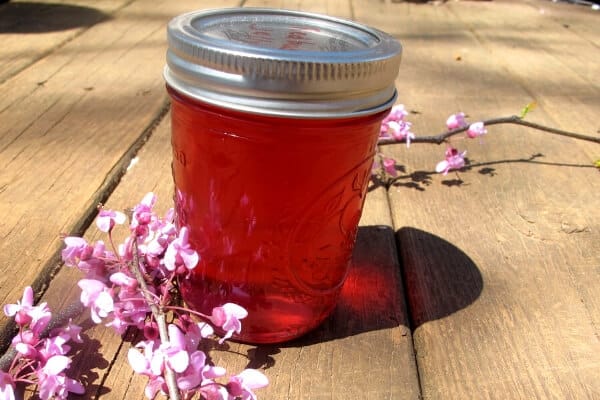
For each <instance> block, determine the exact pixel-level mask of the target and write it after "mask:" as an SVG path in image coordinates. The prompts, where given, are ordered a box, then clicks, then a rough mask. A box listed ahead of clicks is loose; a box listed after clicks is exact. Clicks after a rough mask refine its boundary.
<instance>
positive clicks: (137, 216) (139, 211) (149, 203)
mask: <svg viewBox="0 0 600 400" xmlns="http://www.w3.org/2000/svg"><path fill="white" fill-rule="evenodd" d="M154 204H156V195H155V194H154V193H152V192H150V193H147V194H146V195H145V196H144V198H143V199H142V201H141V202H140V204H138V205H136V206H135V207H134V208H133V220H132V221H131V227H132V228H137V227H138V226H144V225H148V224H149V223H150V222H151V221H152V217H153V212H152V207H154Z"/></svg>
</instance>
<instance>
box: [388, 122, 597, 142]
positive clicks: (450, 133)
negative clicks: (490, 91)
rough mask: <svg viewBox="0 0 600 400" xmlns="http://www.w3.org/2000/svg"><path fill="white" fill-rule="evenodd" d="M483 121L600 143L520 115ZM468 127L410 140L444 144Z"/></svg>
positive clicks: (486, 123)
mask: <svg viewBox="0 0 600 400" xmlns="http://www.w3.org/2000/svg"><path fill="white" fill-rule="evenodd" d="M482 122H483V124H484V125H497V124H516V125H522V126H526V127H529V128H533V129H537V130H540V131H544V132H549V133H552V134H555V135H559V136H566V137H570V138H574V139H579V140H585V141H588V142H593V143H600V137H594V136H587V135H582V134H580V133H575V132H569V131H564V130H562V129H557V128H551V127H548V126H545V125H541V124H537V123H535V122H529V121H525V120H524V119H523V118H521V117H519V116H518V115H511V116H510V117H500V118H492V119H488V120H485V121H482ZM468 129H469V127H468V126H465V127H463V128H457V129H452V130H450V131H446V132H444V133H441V134H439V135H435V136H417V137H415V138H413V139H411V141H410V142H411V143H435V144H442V143H444V142H445V141H446V140H447V139H448V138H449V137H452V136H454V135H457V134H459V133H462V132H466V131H467V130H468ZM405 141H406V140H396V139H394V138H381V139H379V141H378V143H377V144H379V145H387V144H394V143H403V142H405Z"/></svg>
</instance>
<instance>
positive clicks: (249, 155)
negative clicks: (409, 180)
mask: <svg viewBox="0 0 600 400" xmlns="http://www.w3.org/2000/svg"><path fill="white" fill-rule="evenodd" d="M168 41H169V48H168V52H167V65H166V67H165V70H164V76H165V80H166V83H167V90H168V93H169V95H170V97H171V100H172V108H171V118H172V151H173V164H172V165H173V178H174V184H175V209H176V215H177V224H178V225H179V226H186V227H188V228H189V234H190V235H189V240H190V243H191V245H192V246H193V247H194V248H195V249H196V250H197V251H198V253H199V254H200V262H199V264H198V266H197V267H196V269H195V270H194V271H193V272H192V273H191V274H190V276H188V277H186V278H182V279H180V282H179V284H180V288H181V292H182V295H183V298H184V300H185V302H186V303H187V305H188V306H189V307H191V308H192V309H196V310H198V311H200V312H203V313H210V311H211V310H212V308H213V307H215V306H219V305H222V304H224V303H227V302H232V303H236V304H239V305H241V306H243V307H244V308H246V309H247V310H248V313H249V314H248V317H247V318H246V319H244V320H243V321H242V326H243V328H242V331H241V333H239V334H235V335H234V339H237V340H239V341H244V342H250V343H274V342H282V341H286V340H290V339H293V338H296V337H298V336H300V335H302V334H304V333H306V332H307V331H309V330H311V329H313V328H315V327H316V326H317V325H319V324H320V323H321V322H322V321H323V320H324V319H325V318H326V317H327V316H328V315H329V314H330V313H331V311H332V310H333V308H334V307H335V304H336V299H337V297H338V295H339V292H340V289H341V287H342V285H343V283H344V279H345V277H346V275H347V272H348V268H349V262H350V259H351V255H352V250H353V246H354V241H355V238H356V232H357V226H358V221H359V219H360V215H361V210H362V206H363V203H364V199H365V195H366V188H367V184H368V181H369V177H370V171H371V166H372V163H373V157H374V154H375V149H376V142H377V138H378V135H379V127H380V123H381V120H382V119H383V118H384V117H385V115H386V114H387V113H388V112H389V110H390V108H391V106H392V105H393V103H394V101H395V99H396V89H395V85H394V80H395V78H396V75H397V73H398V68H399V64H400V58H401V46H400V44H399V43H398V42H397V41H395V40H394V39H393V38H392V37H390V36H388V35H387V34H385V33H383V32H380V31H378V30H376V29H372V28H369V27H366V26H363V25H360V24H357V23H355V22H352V21H348V20H343V19H338V18H332V17H328V16H323V15H317V14H310V13H304V12H296V11H285V10H275V9H256V8H233V9H220V10H212V11H203V12H192V13H189V14H184V15H181V16H178V17H176V18H174V19H173V20H172V21H171V22H170V23H169V26H168Z"/></svg>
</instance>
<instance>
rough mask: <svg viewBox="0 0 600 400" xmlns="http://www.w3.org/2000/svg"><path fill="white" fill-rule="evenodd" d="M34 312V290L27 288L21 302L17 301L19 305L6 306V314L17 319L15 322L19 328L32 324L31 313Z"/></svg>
mask: <svg viewBox="0 0 600 400" xmlns="http://www.w3.org/2000/svg"><path fill="white" fill-rule="evenodd" d="M32 310H33V289H31V287H30V286H27V287H26V288H25V290H24V291H23V298H22V299H21V301H18V300H17V304H6V305H5V306H4V314H6V316H7V317H12V316H14V317H15V322H16V323H17V324H18V325H19V326H25V325H27V324H28V323H29V322H31V319H32V318H31V316H30V315H29V313H30V312H31V311H32Z"/></svg>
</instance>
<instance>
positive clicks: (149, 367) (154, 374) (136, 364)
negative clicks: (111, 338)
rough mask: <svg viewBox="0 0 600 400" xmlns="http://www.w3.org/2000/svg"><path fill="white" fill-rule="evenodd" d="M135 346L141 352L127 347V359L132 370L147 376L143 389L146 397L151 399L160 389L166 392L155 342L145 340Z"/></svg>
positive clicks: (159, 356)
mask: <svg viewBox="0 0 600 400" xmlns="http://www.w3.org/2000/svg"><path fill="white" fill-rule="evenodd" d="M135 347H138V348H141V349H142V350H143V354H142V353H140V352H139V351H138V350H136V349H129V351H128V352H127V359H128V360H129V365H131V368H132V369H133V371H134V372H136V373H138V374H141V375H145V376H147V377H148V383H147V384H146V388H145V389H144V393H145V394H146V397H147V398H149V399H153V398H154V397H155V396H156V394H157V393H158V392H159V391H160V392H163V393H167V391H168V389H167V386H166V383H165V380H164V378H163V377H162V366H163V364H162V361H163V360H162V357H161V355H160V353H159V351H157V350H158V349H157V347H158V346H157V342H156V341H153V340H147V341H144V342H140V343H138V344H137V345H136V346H135Z"/></svg>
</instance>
